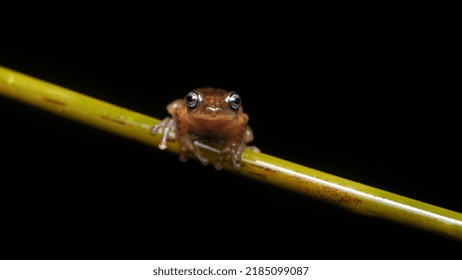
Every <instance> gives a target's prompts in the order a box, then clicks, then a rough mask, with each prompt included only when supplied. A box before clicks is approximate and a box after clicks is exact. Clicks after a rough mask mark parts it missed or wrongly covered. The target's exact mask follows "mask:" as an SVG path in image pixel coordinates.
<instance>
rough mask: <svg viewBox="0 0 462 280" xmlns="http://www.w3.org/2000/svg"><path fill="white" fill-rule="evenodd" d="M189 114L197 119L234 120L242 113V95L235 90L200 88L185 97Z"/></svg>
mask: <svg viewBox="0 0 462 280" xmlns="http://www.w3.org/2000/svg"><path fill="white" fill-rule="evenodd" d="M184 102H185V105H186V108H187V109H188V114H189V115H190V116H191V117H194V118H197V119H206V120H233V119H235V118H236V117H237V116H238V115H239V114H242V112H243V111H242V106H241V97H240V96H239V95H238V94H237V93H236V92H234V91H226V90H223V89H216V88H211V87H207V88H199V89H195V90H192V91H190V92H189V93H188V94H186V96H185V98H184Z"/></svg>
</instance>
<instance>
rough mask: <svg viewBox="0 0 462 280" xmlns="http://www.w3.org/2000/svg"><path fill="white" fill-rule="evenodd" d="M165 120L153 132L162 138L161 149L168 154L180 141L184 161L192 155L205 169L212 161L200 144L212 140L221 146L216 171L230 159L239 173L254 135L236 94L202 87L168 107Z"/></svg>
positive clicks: (181, 156) (251, 147) (181, 157)
mask: <svg viewBox="0 0 462 280" xmlns="http://www.w3.org/2000/svg"><path fill="white" fill-rule="evenodd" d="M167 112H168V113H169V114H170V116H168V117H166V118H165V119H163V120H162V121H160V122H159V123H158V124H156V125H155V126H153V127H152V128H151V133H152V134H161V135H162V138H161V141H160V143H159V145H158V146H159V148H160V149H161V150H165V149H167V147H168V144H167V142H168V141H175V140H179V142H180V156H179V159H180V160H181V161H187V153H188V152H190V153H192V155H193V156H194V157H195V158H196V159H198V160H199V161H200V162H201V163H202V165H207V164H208V163H209V160H208V159H207V158H206V157H205V156H204V155H203V154H202V153H201V151H200V150H199V148H198V146H197V141H200V140H209V141H212V142H215V143H219V144H221V146H222V147H223V148H222V150H221V151H220V153H219V156H218V159H217V161H216V162H215V163H214V167H215V169H217V170H221V169H222V168H223V162H224V160H225V159H228V158H229V159H230V161H231V164H232V167H233V169H234V170H240V168H241V158H242V153H243V151H244V150H245V149H246V148H247V147H249V148H250V149H252V150H253V151H256V152H259V151H260V150H259V149H258V148H257V147H255V146H248V143H250V142H252V141H253V139H254V134H253V131H252V129H251V128H250V126H249V125H248V121H249V116H248V115H247V114H246V113H244V110H243V107H242V99H241V97H240V96H239V94H238V93H237V92H235V91H228V90H224V89H221V88H214V87H202V88H197V89H194V90H191V91H189V92H188V93H187V94H186V95H185V97H184V98H183V99H176V100H174V101H173V102H171V103H169V104H168V105H167Z"/></svg>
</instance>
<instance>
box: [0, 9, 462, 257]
mask: <svg viewBox="0 0 462 280" xmlns="http://www.w3.org/2000/svg"><path fill="white" fill-rule="evenodd" d="M66 5H68V6H67V7H61V6H54V7H44V6H38V5H37V6H36V7H33V6H30V5H28V6H23V7H14V8H9V7H3V8H2V10H0V28H1V37H0V65H2V66H6V67H9V68H11V69H14V70H17V71H21V72H24V73H26V74H29V75H32V76H35V77H38V78H41V79H44V80H47V81H49V82H52V83H55V84H58V85H61V86H64V87H67V88H70V89H73V90H76V91H79V92H82V93H85V94H88V95H90V96H93V97H96V98H99V99H102V100H106V101H109V102H111V103H114V104H117V105H121V106H124V107H126V108H129V109H133V110H136V111H139V112H141V113H144V114H148V115H151V116H154V117H157V118H163V117H164V116H166V114H167V112H166V110H165V106H166V105H167V104H168V103H169V102H170V101H172V100H173V99H176V98H181V97H183V96H184V94H185V93H186V92H187V91H188V90H190V89H194V88H197V87H201V86H207V85H210V86H215V87H222V88H225V89H230V90H235V91H237V92H239V93H240V95H241V97H242V98H243V104H244V109H245V111H246V112H247V113H248V114H249V115H250V125H251V127H252V128H253V130H254V133H255V141H254V142H253V144H255V145H256V146H258V147H259V148H261V149H262V151H263V152H265V153H268V154H271V155H274V156H278V157H281V158H284V159H287V160H290V161H293V162H296V163H300V164H303V165H306V166H309V167H312V168H315V169H319V170H322V171H326V172H329V173H332V174H335V175H338V176H341V177H345V178H348V179H351V180H354V181H358V182H362V183H365V184H368V185H372V186H374V187H378V188H381V189H384V190H388V191H391V192H395V193H398V194H401V195H405V196H408V197H412V198H415V199H418V200H421V201H425V202H428V203H431V204H435V205H438V206H442V207H444V208H448V209H451V210H454V211H458V212H462V204H461V203H460V196H459V194H460V187H461V185H460V181H459V166H460V164H459V156H458V155H459V153H460V136H459V130H460V126H459V121H458V119H459V107H460V105H459V101H458V99H457V95H458V94H459V92H460V91H459V83H460V82H459V79H456V75H455V72H456V70H457V69H459V68H460V61H459V60H458V58H457V56H458V53H459V52H460V44H459V43H457V41H458V37H460V36H459V35H460V32H458V31H457V28H456V26H457V19H456V16H455V15H454V14H453V11H454V10H455V9H454V7H450V6H444V5H442V4H439V5H438V6H430V5H425V4H421V3H418V2H411V1H402V2H401V4H396V5H395V4H390V3H389V2H383V3H376V4H373V5H371V4H360V3H356V4H351V3H348V4H336V3H329V4H327V3H326V4H307V3H303V4H302V3H300V4H293V3H291V2H287V1H284V2H281V3H274V4H271V3H261V4H256V3H250V2H244V3H240V2H239V1H229V2H228V1H219V2H217V3H214V4H212V3H205V2H196V1H176V2H170V4H163V5H159V4H154V3H152V4H150V6H140V5H137V4H136V3H124V4H123V5H118V4H116V3H111V5H110V6H104V7H101V8H98V7H94V6H93V5H91V6H85V5H83V4H76V3H73V4H66ZM0 119H1V124H2V125H1V133H0V135H1V138H0V154H1V162H2V168H1V173H0V174H1V177H2V180H1V187H0V192H1V194H0V199H1V203H0V205H1V206H0V207H1V208H0V209H1V213H2V226H1V231H2V241H3V242H2V248H1V250H0V252H1V253H0V258H6V259H18V258H19V259H24V258H26V259H31V258H32V259H35V258H39V259H40V258H51V259H62V258H65V259H184V258H193V259H195V258H212V259H213V258H225V259H226V258H239V259H249V258H276V259H293V258H302V259H371V258H372V259H384V258H385V259H389V258H392V259H402V258H404V259H407V258H412V259H454V258H458V259H460V258H461V256H462V246H461V243H459V242H455V241H450V240H447V239H445V238H443V237H440V236H436V235H434V234H430V233H426V232H422V231H419V230H415V229H411V228H407V227H405V226H402V225H397V224H393V223H390V222H386V221H382V220H376V219H373V218H368V217H362V216H359V215H356V214H352V213H350V212H347V211H345V210H343V209H339V208H337V207H335V206H332V205H329V204H326V203H324V202H320V201H317V200H314V199H311V198H306V197H300V196H299V195H297V194H292V193H289V192H286V191H283V190H279V189H277V188H275V187H272V186H269V185H266V184H263V183H260V182H255V181H252V180H249V179H247V178H242V177H239V176H235V175H232V174H230V173H228V172H226V171H221V172H217V171H215V170H214V169H213V168H212V167H202V166H201V165H200V164H199V163H197V162H195V161H189V162H188V163H181V162H179V161H178V159H177V157H176V156H172V155H171V154H169V153H166V152H161V151H158V150H156V149H152V148H150V147H148V146H145V145H142V144H138V143H135V142H132V141H129V140H126V139H122V138H119V137H117V136H114V135H110V134H107V133H105V132H101V131H98V130H96V129H94V128H91V127H88V126H85V125H82V124H79V123H76V122H73V121H70V120H67V119H61V118H59V117H57V116H55V115H51V114H49V113H46V112H43V111H40V110H38V109H35V108H31V107H28V106H26V105H23V104H19V103H16V102H14V101H10V100H7V99H4V98H0Z"/></svg>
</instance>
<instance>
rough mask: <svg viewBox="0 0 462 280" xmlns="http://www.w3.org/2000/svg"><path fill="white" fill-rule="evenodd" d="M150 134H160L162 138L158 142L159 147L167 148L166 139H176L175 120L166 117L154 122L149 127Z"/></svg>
mask: <svg viewBox="0 0 462 280" xmlns="http://www.w3.org/2000/svg"><path fill="white" fill-rule="evenodd" d="M151 133H152V134H154V135H155V134H159V133H161V134H162V139H161V140H160V143H159V149H161V150H165V149H167V146H168V145H167V141H169V140H170V141H174V140H176V138H177V136H176V122H175V120H174V119H173V118H170V117H167V118H165V119H163V120H162V121H160V122H159V123H158V124H156V125H155V126H154V127H153V128H151Z"/></svg>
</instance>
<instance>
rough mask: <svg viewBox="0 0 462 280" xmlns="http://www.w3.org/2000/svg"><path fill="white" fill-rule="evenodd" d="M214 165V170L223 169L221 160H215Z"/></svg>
mask: <svg viewBox="0 0 462 280" xmlns="http://www.w3.org/2000/svg"><path fill="white" fill-rule="evenodd" d="M213 166H214V167H215V169H216V170H222V169H223V162H222V161H221V160H219V161H217V162H215V164H214V165H213Z"/></svg>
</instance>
